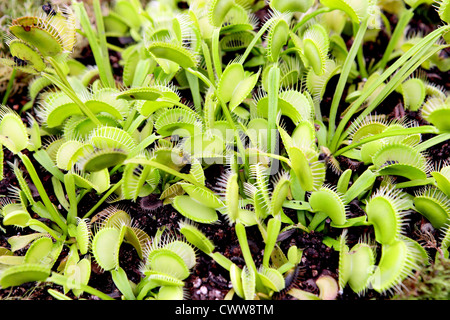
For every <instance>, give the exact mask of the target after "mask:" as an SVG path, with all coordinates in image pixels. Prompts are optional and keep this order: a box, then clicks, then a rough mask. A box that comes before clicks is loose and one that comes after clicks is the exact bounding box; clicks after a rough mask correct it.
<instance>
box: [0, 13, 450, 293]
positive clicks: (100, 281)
mask: <svg viewBox="0 0 450 320" xmlns="http://www.w3.org/2000/svg"><path fill="white" fill-rule="evenodd" d="M419 11H420V10H419ZM420 12H421V11H420ZM266 14H267V7H266V8H264V9H262V10H260V11H259V12H257V16H261V17H263V16H265V15H266ZM422 14H423V12H422ZM386 15H387V16H388V18H389V19H390V20H391V23H393V24H394V25H395V23H396V21H395V20H396V19H395V16H393V15H389V14H386ZM434 18H435V17H434V16H432V17H431V18H430V17H428V16H427V18H426V19H425V18H424V15H420V14H418V15H416V16H415V17H414V19H413V21H412V22H411V32H413V31H414V30H422V31H423V32H424V33H428V32H429V31H431V27H430V26H432V25H433V23H435V20H433V19H434ZM118 41H122V42H123V41H125V42H126V41H127V39H121V40H118ZM387 41H388V36H387V34H386V32H384V31H381V32H380V34H379V36H378V38H377V40H376V41H375V42H369V43H366V44H365V46H364V52H365V54H366V55H365V57H366V61H367V62H369V61H370V60H371V59H375V60H379V59H380V58H381V56H380V55H379V53H380V52H382V51H383V48H384V47H385V46H386V44H387ZM111 42H112V43H113V44H116V43H114V41H113V39H111ZM117 44H118V45H120V43H117ZM349 45H351V39H349ZM110 54H111V61H112V62H113V69H114V73H115V74H116V75H120V74H121V66H120V65H119V63H118V62H119V60H120V55H119V54H118V53H116V52H110ZM371 54H372V55H373V56H371ZM82 56H83V58H80V59H79V60H80V61H82V62H83V63H85V64H93V63H94V60H93V58H92V53H91V52H90V49H89V48H85V49H84V50H83V51H82ZM423 72H424V73H425V74H426V76H427V79H428V80H429V81H430V82H432V83H435V84H437V85H440V86H443V87H445V88H446V89H448V90H450V79H449V77H448V73H443V72H440V71H439V70H437V69H436V68H433V69H431V70H423ZM358 80H360V79H355V81H358ZM333 81H336V82H337V79H332V81H331V82H330V86H329V87H330V88H334V87H335V86H333ZM186 94H188V93H186ZM331 98H332V90H331V91H330V92H328V93H327V94H326V96H325V98H324V101H323V104H322V108H324V109H325V108H326V107H327V103H330V102H331ZM26 101H27V98H26V97H24V96H13V97H11V98H10V100H9V102H8V105H9V106H11V107H13V108H14V109H16V110H18V109H19V108H20V106H22V105H24V104H25V102H26ZM345 108H346V105H344V104H343V105H342V106H341V109H342V110H343V109H345ZM342 110H341V111H342ZM31 112H33V110H31ZM377 112H378V114H380V113H384V114H386V115H387V116H388V117H389V118H391V119H394V118H397V119H399V118H402V117H406V118H407V119H411V120H415V121H417V122H418V123H419V124H425V123H424V121H423V119H421V118H420V115H419V114H418V113H414V112H407V111H405V109H404V108H403V102H402V99H401V96H400V95H399V94H396V93H393V94H392V95H390V96H389V97H388V98H387V99H386V100H385V101H384V102H383V103H382V105H380V107H379V108H378V109H377ZM325 114H326V113H325ZM24 121H27V119H26V117H24ZM427 138H429V137H427V136H426V135H424V136H423V139H427ZM449 144H450V143H449V142H448V141H447V142H443V143H441V144H439V145H436V146H434V147H433V148H431V149H429V150H428V156H429V157H430V158H431V160H432V161H433V162H437V161H442V160H445V159H449V157H450V145H449ZM30 159H32V160H33V158H32V157H30ZM4 160H5V164H4V179H3V180H2V181H0V195H8V193H9V189H10V187H11V186H17V185H18V182H17V179H16V177H15V176H14V174H13V172H12V170H11V168H10V166H9V165H8V164H7V163H8V162H14V157H13V155H12V154H11V153H10V152H9V151H8V150H5V157H4ZM337 161H338V162H339V164H340V166H341V169H342V170H345V169H347V168H351V169H352V170H354V171H356V172H363V171H364V170H365V169H366V167H365V166H364V165H363V164H362V163H359V162H357V161H354V160H351V159H348V158H345V157H343V156H339V157H337ZM34 164H35V167H36V168H37V170H38V174H39V175H40V177H41V179H42V181H43V183H44V186H45V187H46V190H48V191H49V192H50V193H51V190H52V186H51V175H50V174H49V173H47V172H46V171H44V170H43V169H42V168H41V167H40V166H39V164H37V163H36V162H34ZM20 168H21V169H22V170H23V172H25V173H26V170H25V168H24V167H22V166H21V167H20ZM222 171H223V167H221V166H219V165H214V166H211V167H210V168H209V169H208V170H206V172H205V173H206V177H207V182H208V183H209V184H210V185H211V186H214V185H215V183H216V180H217V178H218V177H219V176H220V174H221V172H222ZM25 176H26V177H27V175H25ZM113 179H118V177H113ZM326 179H327V183H330V184H332V185H335V184H336V182H337V179H338V176H337V175H336V174H335V173H334V172H333V170H332V169H331V168H330V167H329V168H328V170H327V176H326ZM377 183H379V182H377ZM29 185H30V187H31V188H32V190H34V194H33V196H35V197H36V199H38V197H39V195H38V193H37V191H36V189H35V188H34V186H33V184H32V183H31V182H30V181H29ZM50 198H51V200H53V201H55V203H56V197H55V196H54V195H52V194H50ZM99 198H100V197H99V196H98V195H96V194H95V192H92V193H89V194H87V195H86V196H85V197H84V198H83V200H82V202H81V203H80V205H79V216H82V215H83V214H84V213H86V212H87V211H89V209H90V208H91V207H92V206H93V205H95V204H96V203H97V201H98V200H99ZM119 205H120V206H123V207H126V209H127V211H128V212H129V214H130V216H131V217H132V219H133V220H134V221H135V222H136V223H137V224H138V225H139V226H140V227H141V228H142V229H143V230H144V231H145V232H146V233H147V234H148V235H149V236H153V235H155V233H156V231H157V230H158V229H159V228H162V227H164V228H166V230H168V231H173V232H176V230H177V228H178V222H179V221H180V220H181V219H183V217H182V216H181V215H180V214H179V213H178V212H177V211H176V210H175V209H174V208H172V206H171V205H163V204H162V202H161V201H160V200H159V197H158V195H150V196H147V197H145V198H138V201H136V202H131V201H121V202H120V203H119ZM107 206H109V204H106V203H105V204H103V205H102V206H101V207H100V208H99V211H100V210H101V209H103V208H105V207H107ZM285 213H286V215H288V216H289V217H292V218H293V220H294V221H296V212H295V211H294V210H289V209H286V210H285ZM363 214H364V211H363V210H362V209H361V203H360V202H359V201H358V200H354V201H352V202H351V203H350V205H349V216H350V217H356V216H360V215H363ZM5 231H6V233H3V232H0V246H3V247H7V248H8V247H9V244H8V242H7V239H8V238H9V237H11V236H13V235H19V234H21V235H23V234H26V233H27V232H30V231H29V230H27V229H23V230H21V229H16V228H13V227H6V228H5ZM201 231H203V232H204V233H205V234H206V235H207V236H208V237H209V238H210V239H211V240H212V241H213V242H214V244H215V245H216V251H218V252H220V253H222V254H223V255H224V256H225V257H227V258H229V259H231V261H233V262H234V263H236V264H237V265H238V266H239V267H242V266H243V265H244V259H243V257H242V252H241V249H240V246H239V243H238V240H237V237H236V234H235V231H234V227H233V226H230V225H229V224H228V222H227V221H225V220H224V219H223V218H221V221H220V223H216V224H212V225H201ZM341 232H342V230H341V229H335V228H333V227H331V226H330V221H327V222H326V226H325V229H324V231H323V232H311V233H306V232H304V231H302V230H300V229H292V230H290V231H288V232H285V233H283V234H281V235H280V239H281V240H280V242H279V245H280V248H281V249H282V250H283V252H286V251H287V248H289V247H290V246H291V245H296V246H297V247H298V248H302V249H304V251H303V258H302V261H301V264H300V265H299V268H298V269H297V270H296V272H295V274H293V276H292V277H290V278H289V279H288V280H287V281H286V282H287V287H286V290H284V291H283V292H280V293H278V294H276V295H275V296H274V299H278V300H289V299H292V297H291V296H289V295H288V294H286V291H287V289H289V288H291V287H294V286H295V287H297V288H300V289H303V290H307V291H310V292H312V293H315V294H317V293H318V288H317V287H316V285H315V279H317V278H318V277H319V276H321V275H325V274H326V275H331V276H332V277H334V278H336V279H337V277H338V257H339V253H338V252H337V251H336V250H334V249H333V248H332V247H328V246H326V245H325V244H323V241H322V240H323V238H324V237H325V236H328V237H332V238H336V237H338V236H339V235H340V234H341ZM425 232H430V234H431V235H433V236H434V237H436V239H437V238H438V235H437V233H436V230H434V229H433V228H432V227H431V226H430V224H429V223H427V221H425V220H424V219H423V218H422V216H421V215H420V214H418V213H415V212H413V213H411V214H410V216H409V223H408V226H407V229H406V235H407V236H408V237H410V238H412V239H415V240H417V241H422V240H423V239H424V234H425ZM363 235H372V236H373V229H372V228H370V227H357V228H349V232H348V245H349V246H350V247H351V246H352V245H353V244H356V243H357V241H358V240H359V239H360V237H362V236H363ZM247 237H248V241H249V245H250V249H251V252H252V255H253V258H254V261H255V264H256V265H257V266H258V265H260V264H261V262H262V257H263V252H264V242H263V241H262V238H261V234H260V232H259V230H258V228H257V227H248V228H247ZM427 250H428V251H429V253H430V255H431V256H434V253H435V249H434V248H433V247H430V248H427ZM25 251H26V248H25V249H23V250H22V253H24V252H25ZM67 253H68V250H67V248H65V250H64V251H63V252H62V253H61V255H60V259H64V258H65V256H66V255H67ZM18 254H21V252H20V251H19V252H18ZM119 261H120V266H121V267H122V268H123V269H124V270H125V271H126V273H127V275H128V277H129V279H130V280H131V281H134V282H138V281H139V280H140V279H141V277H142V276H143V275H142V274H141V273H140V271H139V262H140V260H139V257H138V255H137V253H136V251H135V249H134V248H133V247H132V246H131V245H129V244H126V243H124V244H123V245H122V246H121V249H120V258H119ZM92 262H93V264H92V265H93V268H92V275H91V279H90V282H89V285H90V286H92V287H94V288H96V289H98V290H100V291H102V292H104V293H107V294H109V295H111V296H112V297H116V298H119V297H120V292H119V291H118V289H117V288H116V287H115V285H114V283H113V282H112V280H111V276H110V273H109V272H103V271H102V270H101V268H99V267H98V266H97V265H96V264H95V260H94V259H92ZM58 264H59V262H57V263H56V264H55V266H57V265H58ZM50 287H54V288H56V289H58V290H59V291H61V287H59V286H53V285H49V284H36V283H27V284H24V285H22V286H18V287H13V288H8V289H3V290H0V300H7V299H11V300H12V299H29V300H50V299H53V298H52V297H51V296H50V295H49V294H48V292H47V290H48V288H50ZM230 288H231V282H230V277H229V274H228V272H227V271H226V270H225V269H224V268H222V267H221V266H219V265H218V264H217V263H215V262H214V260H212V259H211V258H209V257H208V256H206V255H205V254H203V253H202V252H200V251H198V256H197V264H196V266H195V267H194V268H193V270H192V272H191V275H190V276H189V277H188V278H187V279H186V280H185V290H186V294H187V297H188V299H191V300H222V299H223V298H224V297H225V295H226V294H227V292H228V291H229V290H230ZM69 296H71V293H69ZM389 297H390V296H389V295H384V296H381V295H379V294H377V293H376V292H374V291H373V290H372V291H371V290H369V291H368V292H367V294H366V295H364V296H358V295H356V294H355V293H353V291H351V290H349V289H346V290H344V292H343V293H342V294H340V295H339V296H338V298H337V299H338V300H369V299H378V300H382V299H389ZM81 298H83V299H88V300H91V299H97V298H96V297H94V296H91V295H88V294H83V295H82V296H81Z"/></svg>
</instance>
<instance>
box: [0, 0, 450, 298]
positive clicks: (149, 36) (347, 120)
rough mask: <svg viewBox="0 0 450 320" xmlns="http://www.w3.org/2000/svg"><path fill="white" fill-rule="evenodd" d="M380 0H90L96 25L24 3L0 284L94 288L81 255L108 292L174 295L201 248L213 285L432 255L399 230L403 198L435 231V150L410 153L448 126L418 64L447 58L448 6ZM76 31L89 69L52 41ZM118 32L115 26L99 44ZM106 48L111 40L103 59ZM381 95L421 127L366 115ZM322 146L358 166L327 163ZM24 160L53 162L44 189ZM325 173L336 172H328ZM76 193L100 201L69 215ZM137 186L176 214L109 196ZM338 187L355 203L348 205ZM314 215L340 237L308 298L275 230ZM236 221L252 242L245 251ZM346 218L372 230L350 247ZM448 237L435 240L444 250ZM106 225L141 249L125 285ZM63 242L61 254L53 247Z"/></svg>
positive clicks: (267, 293)
mask: <svg viewBox="0 0 450 320" xmlns="http://www.w3.org/2000/svg"><path fill="white" fill-rule="evenodd" d="M384 3H385V1H375V0H363V1H360V0H358V1H356V0H320V1H314V0H301V1H298V0H297V1H290V0H271V1H268V4H267V5H268V9H269V10H268V15H267V16H266V17H265V20H264V21H259V20H258V19H257V17H256V14H255V12H256V11H257V10H259V9H261V8H263V7H264V6H265V3H264V2H263V1H249V0H210V1H207V0H191V1H188V2H187V8H183V6H179V5H178V2H177V1H151V2H149V4H148V5H147V6H143V5H142V3H141V2H139V1H137V0H116V1H115V2H114V3H113V4H112V5H111V7H110V8H109V11H108V12H107V13H106V14H105V13H104V12H103V11H102V8H101V6H100V1H98V0H94V1H93V11H94V17H95V26H93V25H92V24H91V21H90V17H89V15H88V14H87V11H86V9H85V7H84V4H83V3H82V2H72V3H71V4H70V5H67V6H61V7H58V6H55V5H52V4H50V3H47V4H44V5H43V6H42V8H41V11H40V13H39V14H36V15H29V16H22V17H17V18H15V19H13V20H12V21H11V24H10V25H9V28H8V34H7V35H6V36H7V39H8V40H7V45H8V48H9V54H10V56H9V57H4V58H2V59H0V63H2V64H3V65H6V66H9V67H12V68H14V69H15V70H20V71H22V72H26V73H29V74H32V75H33V76H34V80H33V81H32V82H31V83H30V84H29V95H30V100H31V102H30V104H29V105H28V106H27V108H23V109H22V110H21V112H22V113H23V115H25V114H26V120H27V121H23V119H22V118H21V116H20V115H19V114H18V113H16V112H15V111H13V110H12V109H11V108H8V107H7V106H2V107H1V109H0V142H1V144H2V146H3V147H4V148H5V149H7V150H9V152H11V153H12V154H13V155H14V159H15V160H14V162H12V163H8V164H7V165H9V166H10V167H11V170H13V172H14V174H15V176H16V178H17V180H18V185H19V187H11V188H10V194H8V195H4V197H2V198H1V216H2V219H1V220H2V224H3V226H5V227H8V226H14V227H17V228H20V229H25V228H27V230H28V229H29V230H32V232H30V233H28V234H26V235H18V236H13V237H10V238H9V239H8V243H9V245H10V248H6V247H3V248H1V250H0V254H1V255H0V269H1V273H0V286H1V287H2V288H8V287H11V286H18V285H21V284H23V283H26V282H32V281H41V282H49V283H54V284H57V285H60V286H62V288H63V292H59V291H56V290H54V289H50V290H49V292H50V293H51V294H52V295H53V296H54V297H55V298H58V299H69V296H68V293H69V291H71V292H72V294H73V296H75V297H80V296H81V295H82V294H83V293H84V292H86V293H88V294H92V295H96V296H98V297H99V298H101V299H112V298H111V297H110V296H109V295H108V294H107V293H106V292H101V291H100V290H98V289H96V288H93V287H92V286H90V285H89V279H90V275H91V268H92V260H95V263H96V264H97V265H98V266H100V267H101V268H102V269H103V270H104V271H105V272H110V273H111V277H112V279H113V281H114V283H115V285H116V286H117V288H118V289H119V290H120V292H121V296H122V298H123V299H127V300H134V299H139V300H141V299H183V298H186V297H187V293H186V291H185V289H184V284H185V280H186V279H187V278H188V277H189V275H190V272H191V270H192V269H193V268H195V265H196V259H197V256H198V254H202V255H206V256H207V257H208V258H209V259H212V260H214V261H215V262H216V263H217V264H219V265H220V266H221V267H223V268H224V269H225V270H226V272H227V273H228V274H229V279H230V281H231V283H232V289H231V290H230V292H229V293H228V294H227V296H226V298H227V299H233V298H235V299H249V300H252V299H272V298H273V297H274V296H275V295H276V294H277V293H280V292H283V293H284V294H288V295H290V296H292V297H294V298H297V299H335V298H337V297H338V295H339V294H340V293H342V292H343V291H344V289H345V290H352V291H353V292H355V293H357V294H359V295H363V294H364V293H366V292H367V291H368V290H375V291H376V292H378V293H380V294H385V293H389V292H392V291H400V290H401V288H402V285H403V282H404V281H405V279H407V278H411V277H413V276H414V275H415V273H416V272H420V270H422V268H424V266H426V265H429V264H430V263H433V262H434V258H432V257H430V255H429V253H428V252H427V250H426V249H425V247H424V246H423V245H422V244H421V243H420V242H419V241H416V240H414V239H412V238H410V237H408V236H407V233H406V231H405V229H406V226H407V221H408V220H407V215H408V214H412V213H413V212H415V213H418V214H420V215H421V216H423V219H426V220H427V221H428V222H429V223H430V224H431V225H432V226H433V228H435V229H436V230H439V231H442V232H443V233H444V234H446V233H448V232H447V231H446V230H447V229H448V227H447V226H448V225H449V221H448V219H449V215H450V199H449V197H450V163H449V162H446V161H444V160H445V159H443V161H442V162H441V163H437V164H436V163H432V162H431V161H430V159H429V158H428V157H427V153H426V152H427V150H428V149H430V148H432V147H434V146H436V145H438V144H440V143H442V142H444V141H447V140H448V139H449V137H450V122H449V119H450V98H449V97H448V93H447V91H446V90H445V88H444V87H441V86H438V85H435V84H434V83H432V82H429V81H427V79H426V77H424V76H423V75H422V74H421V73H420V72H418V71H417V70H420V69H422V70H430V68H437V69H438V70H440V71H442V72H446V71H448V69H449V68H448V58H446V57H445V56H443V55H442V53H443V52H444V51H445V49H446V48H448V44H447V41H448V40H449V35H450V33H449V31H450V26H449V25H448V23H449V22H450V3H449V1H445V0H443V1H440V2H437V3H434V1H430V0H422V1H420V0H419V1H413V0H405V1H400V0H399V1H393V3H394V4H395V12H394V13H393V14H395V15H396V16H397V17H398V18H399V20H398V22H397V24H396V26H395V28H394V29H393V30H391V25H390V23H389V20H388V18H387V16H386V14H385V12H387V10H393V7H392V6H391V5H392V4H391V3H389V4H384ZM424 6H425V7H426V8H429V10H436V12H437V13H438V15H439V18H440V19H441V25H440V26H439V27H436V29H435V30H433V31H432V32H430V33H428V34H426V35H419V34H416V35H414V36H406V31H407V26H408V23H409V22H410V21H411V19H412V17H413V15H414V13H415V10H416V9H417V8H419V7H424ZM382 26H383V27H384V28H385V30H386V32H387V33H388V34H389V36H390V37H389V42H388V44H387V47H386V50H385V51H384V52H383V53H382V57H381V59H379V61H376V60H370V61H367V59H366V58H365V56H364V50H363V45H364V44H365V43H366V42H368V41H369V40H370V39H373V38H376V37H377V35H378V34H379V33H380V32H381V28H382ZM77 34H81V35H82V36H83V37H85V38H86V39H87V41H88V43H89V46H90V49H91V50H92V54H93V58H94V60H95V66H85V65H83V64H82V63H80V62H79V61H77V60H76V59H74V58H73V57H72V56H71V53H72V52H73V48H74V45H75V43H76V39H77ZM121 37H128V38H130V39H131V40H132V41H131V43H129V44H128V45H126V46H125V47H121V46H117V45H113V44H111V43H109V42H108V41H110V39H114V38H121ZM348 39H351V40H352V42H351V45H350V46H349V47H347V44H346V41H347V40H348ZM110 42H111V41H110ZM109 50H115V51H118V52H119V53H120V54H121V61H120V63H121V65H122V67H123V73H122V74H121V75H119V76H117V75H115V74H114V72H113V68H112V65H111V62H110V59H109ZM332 80H337V84H336V85H335V86H334V84H333V86H334V87H333V88H330V85H329V84H330V83H333V82H332ZM330 90H331V91H332V96H331V104H327V103H326V101H325V99H324V98H325V97H326V94H327V92H330ZM182 93H184V94H182ZM328 94H329V93H328ZM391 94H400V95H401V97H402V99H403V105H404V108H405V109H406V110H409V111H414V112H418V113H419V115H420V117H421V118H422V119H423V121H424V122H426V125H418V124H416V123H414V122H412V121H407V120H406V119H394V120H392V119H389V118H388V117H387V116H386V115H383V114H377V108H378V107H379V106H380V105H382V104H383V103H386V101H388V97H389V96H390V95H391ZM30 109H31V110H30ZM29 111H33V113H31V112H29ZM425 137H426V138H425ZM429 137H431V138H429ZM0 152H1V153H0V159H1V160H3V152H4V151H3V148H2V149H0ZM31 157H32V158H31ZM339 157H346V158H349V159H352V160H353V161H357V162H359V163H361V164H362V166H363V167H364V170H363V171H362V173H361V174H358V173H357V172H355V171H353V170H351V169H346V170H343V169H341V164H340V162H339V161H338V158H339ZM36 163H37V164H39V166H40V167H42V168H43V169H44V170H46V171H47V172H49V173H50V174H51V175H52V178H51V182H52V187H53V190H46V189H45V188H44V185H43V182H42V181H41V178H40V177H39V174H38V170H37V168H36V167H35V164H36ZM20 165H23V166H24V167H25V168H26V174H27V175H28V177H26V175H25V173H24V172H23V171H21V170H20ZM0 166H1V167H0V169H2V170H0V172H3V169H4V168H3V161H2V163H1V165H0ZM216 167H224V168H225V170H224V173H223V175H222V176H221V177H220V178H219V179H218V180H217V181H214V182H211V181H208V177H207V174H206V173H205V170H206V169H208V168H216ZM327 170H331V171H332V172H333V173H334V174H335V175H337V176H338V180H337V183H336V184H331V183H329V181H328V179H327ZM112 177H118V180H113V179H112ZM27 178H29V179H30V180H31V182H32V184H33V185H34V187H35V189H36V190H37V192H38V194H39V196H38V197H36V196H35V195H34V194H33V192H32V190H31V189H30V186H29V184H28V183H27ZM113 181H117V182H113ZM91 192H95V193H96V194H97V195H98V197H99V201H98V202H97V203H96V204H94V205H93V206H92V208H90V210H89V211H88V212H86V213H84V212H80V211H79V210H78V208H79V206H80V203H81V202H82V201H83V197H85V196H86V195H87V194H88V193H91ZM50 193H52V194H54V195H55V197H56V199H57V202H56V203H55V201H51V199H50V198H51V197H50V196H49V194H50ZM150 194H156V195H158V196H159V198H160V199H161V200H163V203H164V205H167V206H168V205H170V206H172V207H173V208H174V209H175V210H176V211H177V212H178V213H179V214H180V215H181V216H182V217H183V219H182V221H181V222H180V223H179V227H178V229H177V230H175V231H174V232H172V231H167V230H163V229H160V230H158V232H157V233H156V234H155V235H149V234H147V233H146V232H144V231H143V228H142V226H139V225H138V224H136V223H135V222H134V221H133V219H132V217H131V215H130V214H129V212H127V210H126V208H125V207H123V206H121V203H123V202H127V201H131V202H136V201H137V200H138V199H139V198H143V197H146V196H148V195H150ZM355 199H356V200H357V201H359V203H360V204H361V208H362V209H363V211H364V215H361V216H356V217H355V216H354V215H351V212H350V211H349V204H350V203H351V202H352V201H354V200H355ZM104 204H107V207H106V208H104V209H101V206H102V205H104ZM286 209H291V210H294V211H295V212H296V216H295V217H293V216H290V215H288V214H286ZM220 221H226V223H228V224H229V225H230V226H232V227H233V228H232V230H234V232H235V234H236V236H237V239H238V241H239V246H240V249H241V252H242V256H243V259H244V262H245V263H243V264H241V265H238V264H237V263H235V262H233V261H232V260H231V259H230V258H229V257H227V256H225V255H224V254H222V253H221V252H219V251H218V250H217V249H216V245H215V244H214V241H213V239H209V238H208V237H207V236H206V235H205V234H204V232H202V225H206V224H215V223H219V222H220ZM328 227H331V228H333V229H336V230H342V234H341V235H340V236H338V237H334V238H333V237H326V238H325V239H326V241H325V242H326V244H327V245H329V246H332V247H333V248H334V250H337V251H339V275H338V278H337V279H335V278H333V277H331V276H325V275H322V276H320V277H319V278H317V279H316V284H317V287H318V288H319V289H320V294H319V295H315V294H312V293H309V292H307V291H305V290H302V289H300V288H297V287H291V286H287V285H286V284H287V283H289V281H288V279H289V278H292V275H293V274H295V273H296V272H297V271H298V268H299V267H301V264H302V252H303V249H304V248H298V247H297V246H296V245H291V246H290V247H289V248H288V250H283V249H282V247H281V246H280V243H279V242H280V240H279V239H280V235H281V234H282V233H283V232H285V231H288V230H291V229H300V230H302V231H303V232H306V233H309V232H313V231H314V232H323V233H324V234H325V235H326V234H327V230H328ZM249 228H257V230H258V231H259V232H260V234H261V238H262V239H263V241H264V253H263V259H262V262H261V263H258V264H257V263H256V262H255V260H254V258H253V256H252V251H251V248H250V246H249V242H248V239H247V236H248V229H249ZM358 228H370V229H371V230H372V231H373V236H372V237H370V236H365V237H362V238H361V239H360V240H359V241H358V243H357V244H355V245H353V246H351V247H350V246H349V243H348V233H350V232H352V231H353V230H357V229H358ZM447 238H448V236H447V235H446V236H444V237H443V238H442V241H441V242H442V243H441V244H439V246H438V248H439V250H440V252H442V255H443V256H446V258H448V251H447V249H448V246H449V244H450V242H448V239H447ZM124 242H126V243H128V244H130V245H132V247H133V248H134V250H136V252H137V255H138V256H139V258H140V260H141V264H140V265H141V267H140V271H141V273H142V278H141V279H140V281H139V282H138V283H134V282H132V281H130V280H129V279H128V277H127V274H126V272H125V270H124V269H123V268H122V267H121V261H120V259H119V251H120V247H121V245H122V244H123V243H124ZM21 249H26V253H25V254H24V255H18V254H17V252H18V251H19V250H21ZM63 249H66V250H68V252H69V253H68V254H67V256H65V257H64V259H60V257H61V254H62V252H63ZM377 252H381V255H380V256H379V257H377V254H376V253H377ZM445 253H447V255H446V254H445ZM57 262H58V263H57Z"/></svg>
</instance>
